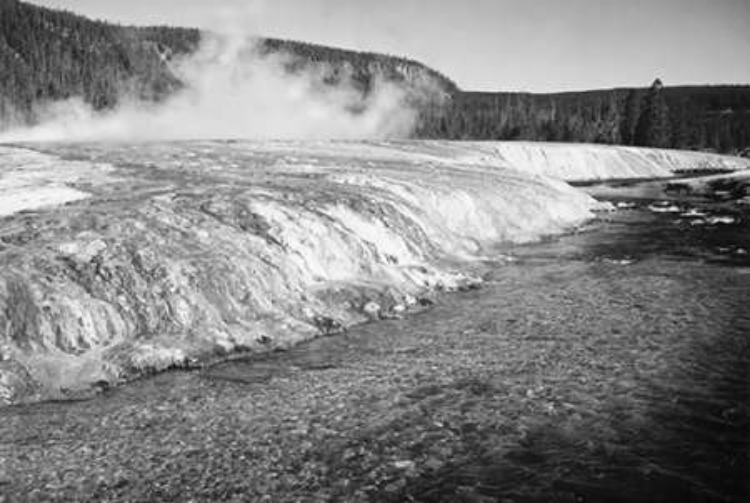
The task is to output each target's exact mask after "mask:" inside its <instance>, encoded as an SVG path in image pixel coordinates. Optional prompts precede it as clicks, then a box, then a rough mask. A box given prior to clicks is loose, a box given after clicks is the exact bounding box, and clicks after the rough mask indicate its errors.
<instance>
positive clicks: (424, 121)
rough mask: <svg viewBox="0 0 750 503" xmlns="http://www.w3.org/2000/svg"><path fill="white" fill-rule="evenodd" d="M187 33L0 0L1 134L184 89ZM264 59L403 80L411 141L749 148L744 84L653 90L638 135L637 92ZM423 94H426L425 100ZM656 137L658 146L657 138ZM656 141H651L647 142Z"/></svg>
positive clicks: (333, 52) (367, 84) (318, 55)
mask: <svg viewBox="0 0 750 503" xmlns="http://www.w3.org/2000/svg"><path fill="white" fill-rule="evenodd" d="M200 38H201V32H200V31H198V30H196V29H191V28H174V27H130V26H120V25H115V24H110V23H106V22H102V21H92V20H90V19H87V18H85V17H82V16H79V15H76V14H73V13H70V12H65V11H58V10H52V9H47V8H43V7H39V6H35V5H31V4H28V3H24V2H20V1H18V0H0V68H1V69H2V71H0V130H2V129H4V128H7V127H8V126H11V125H14V124H28V123H34V122H35V121H38V120H39V116H38V109H39V108H40V105H43V104H45V103H49V102H52V101H56V100H61V99H67V98H71V97H80V98H82V99H83V100H84V101H85V102H87V103H89V104H90V105H92V106H93V107H94V108H95V109H107V108H111V107H114V106H116V105H117V103H118V102H119V100H120V99H121V97H122V96H123V95H128V96H135V97H138V98H139V99H142V100H147V101H159V100H162V99H164V97H166V96H168V95H170V94H171V93H173V92H174V91H175V90H177V89H179V88H180V86H181V82H180V81H179V79H178V78H177V77H176V76H175V75H174V74H173V73H172V71H171V70H170V65H169V64H168V62H169V61H170V60H171V59H172V58H174V57H175V56H178V55H183V54H188V53H190V52H191V51H193V50H195V48H197V47H198V44H199V42H200ZM261 48H262V50H264V51H267V52H286V53H289V54H291V55H292V56H293V57H294V61H293V62H292V63H291V64H290V68H289V70H290V71H294V70H295V68H299V67H302V66H304V65H306V64H309V63H326V64H329V65H330V66H331V67H332V68H333V69H334V70H339V69H342V68H344V67H346V69H347V72H348V73H347V74H348V75H350V76H351V78H352V80H353V82H354V84H355V85H356V87H357V88H358V89H359V90H360V91H361V92H363V93H367V92H368V91H369V90H370V88H371V86H372V83H373V81H374V78H375V76H376V75H378V76H382V77H385V78H386V79H387V80H390V81H393V82H396V83H398V84H400V85H402V86H403V87H404V88H405V89H406V90H407V91H408V94H409V96H410V97H411V105H412V106H414V107H415V108H417V109H418V111H419V120H418V125H417V128H416V130H415V131H414V135H415V136H416V137H419V138H447V139H475V140H514V139H518V140H543V141H572V142H589V143H607V144H626V145H641V146H660V147H673V148H683V149H699V150H712V151H719V152H730V153H742V152H743V151H745V150H746V149H747V148H748V147H750V86H747V85H740V86H682V87H664V88H663V89H660V95H659V97H658V100H659V102H660V103H662V105H663V107H662V108H659V110H657V111H660V112H661V113H662V120H661V122H660V126H659V127H660V128H661V129H662V131H661V132H660V134H659V135H657V136H653V135H651V136H650V137H649V135H646V134H641V135H640V137H638V135H636V134H635V131H636V129H637V127H638V123H639V122H647V121H645V120H642V119H643V118H644V117H646V116H645V115H644V113H643V111H644V110H643V108H644V107H645V105H646V101H647V98H648V96H649V90H648V89H646V88H644V89H612V90H593V91H585V92H565V93H553V94H531V93H503V92H498V93H486V92H482V93H480V92H467V91H463V90H461V89H459V87H458V86H457V85H456V84H455V82H453V81H452V80H451V79H450V78H448V77H446V76H445V75H443V74H441V73H440V72H437V71H435V70H433V69H431V68H429V67H427V66H425V65H423V64H422V63H419V62H417V61H414V60H411V59H407V58H402V57H396V56H389V55H383V54H377V53H371V52H358V51H350V50H345V49H337V48H331V47H326V46H322V45H316V44H310V43H306V42H297V41H288V40H278V39H264V40H263V41H261ZM425 89H428V90H429V92H428V93H425V91H424V90H425ZM657 137H658V138H659V139H658V141H657V140H654V139H653V138H657ZM655 142H656V143H655Z"/></svg>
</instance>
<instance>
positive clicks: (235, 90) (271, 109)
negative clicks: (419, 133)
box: [0, 29, 415, 141]
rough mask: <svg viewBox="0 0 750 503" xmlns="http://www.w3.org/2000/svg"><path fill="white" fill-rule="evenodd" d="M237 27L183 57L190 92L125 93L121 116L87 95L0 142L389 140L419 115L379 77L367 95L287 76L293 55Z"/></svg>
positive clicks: (180, 68) (319, 73) (178, 68)
mask: <svg viewBox="0 0 750 503" xmlns="http://www.w3.org/2000/svg"><path fill="white" fill-rule="evenodd" d="M255 40H256V39H251V38H250V37H248V36H247V34H243V33H241V32H239V31H238V30H236V29H234V30H224V31H223V32H222V33H209V34H206V35H204V36H203V40H202V42H201V46H200V48H199V49H198V50H197V51H196V52H195V53H194V54H192V55H190V56H188V57H185V58H183V59H181V60H179V61H176V62H175V63H174V66H173V71H174V72H175V74H176V75H177V76H178V77H179V78H180V80H181V81H182V82H183V83H184V84H185V86H184V88H183V89H181V90H180V91H178V92H177V93H176V94H174V95H172V96H171V97H169V98H167V99H166V100H165V101H164V102H162V103H160V104H153V103H148V104H147V103H144V102H139V101H137V100H134V99H128V98H127V97H125V98H124V99H123V100H122V103H121V104H120V105H119V106H118V107H117V108H116V109H114V110H108V111H94V110H93V109H92V108H91V107H90V106H88V105H87V104H85V103H84V102H83V101H82V100H81V99H71V100H66V101H63V102H57V103H55V104H53V105H52V106H50V107H48V108H47V110H45V113H44V118H43V120H42V121H41V123H40V124H39V125H36V126H33V127H29V128H23V129H16V130H11V131H8V132H6V133H4V134H1V135H0V141H78V140H169V139H195V138H259V139H267V138H278V139H329V138H351V139H364V138H387V137H401V136H406V135H408V134H409V132H410V131H411V129H412V127H413V125H414V119H415V113H414V111H413V110H412V109H411V108H410V107H409V106H407V105H406V100H405V98H406V91H405V90H404V89H403V88H401V87H399V86H398V85H396V84H394V83H392V82H387V81H385V80H384V79H383V78H380V77H378V76H377V75H376V76H375V80H374V86H373V88H372V89H371V92H369V93H368V94H367V95H366V96H365V95H363V94H362V93H361V92H360V91H358V90H357V89H356V88H355V86H353V85H352V82H351V79H348V78H346V76H344V78H343V79H341V78H340V79H339V83H338V84H335V85H330V84H323V81H324V80H325V79H326V77H327V76H329V75H330V72H332V71H333V69H331V68H329V67H327V66H326V65H307V66H305V68H303V69H302V70H300V71H295V72H290V71H288V68H287V64H288V63H289V61H290V60H289V58H291V56H289V55H284V54H264V53H263V52H262V51H259V50H258V47H257V41H255Z"/></svg>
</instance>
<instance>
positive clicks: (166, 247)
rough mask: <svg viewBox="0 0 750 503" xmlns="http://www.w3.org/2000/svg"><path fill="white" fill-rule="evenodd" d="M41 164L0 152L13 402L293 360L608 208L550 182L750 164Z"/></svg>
mask: <svg viewBox="0 0 750 503" xmlns="http://www.w3.org/2000/svg"><path fill="white" fill-rule="evenodd" d="M34 149H35V150H31V149H29V148H27V147H13V146H7V147H0V156H1V157H0V162H1V163H2V164H1V166H2V168H1V170H0V200H2V201H3V203H2V206H1V207H0V210H1V211H2V214H0V354H1V355H2V356H1V357H0V359H1V360H2V361H0V397H2V400H3V401H5V402H12V401H17V400H19V399H23V398H39V397H50V396H60V395H71V394H76V393H78V392H81V391H82V390H90V389H92V388H95V387H97V386H98V387H103V386H107V385H109V384H110V383H114V382H118V381H122V380H128V379H131V378H134V377H137V376H139V375H142V374H144V373H148V372H152V371H158V370H162V369H166V368H169V367H172V366H191V365H197V364H200V363H201V362H205V361H209V360H212V359H215V358H223V357H226V356H228V355H230V354H233V353H235V352H238V351H239V352H243V351H267V350H271V349H274V348H284V347H288V346H290V345H292V344H294V343H296V342H298V341H300V340H303V339H307V338H311V337H315V336H318V335H330V334H332V333H336V332H339V331H341V330H344V329H345V328H346V327H348V326H350V325H352V324H355V323H358V322H363V321H367V320H373V319H381V318H387V317H394V316H400V315H401V314H403V313H404V312H406V311H408V310H410V309H412V308H417V307H418V304H420V299H423V298H424V296H425V295H427V294H428V293H429V292H430V291H434V290H448V291H450V290H455V289H461V288H465V287H470V286H472V285H473V284H475V283H476V281H477V280H476V279H475V278H473V277H472V276H471V274H470V272H469V271H470V270H471V264H472V263H473V262H475V261H476V260H477V259H484V258H487V257H493V256H494V255H493V251H492V250H493V245H496V244H498V243H501V242H524V241H530V240H535V239H538V238H539V237H541V236H543V235H548V234H555V233H559V232H562V231H565V230H566V229H570V228H572V227H575V226H577V225H579V224H581V223H583V222H584V221H586V220H587V219H589V218H591V217H592V216H593V213H592V211H594V210H596V209H597V208H599V207H601V205H600V204H599V203H597V202H596V201H595V200H594V199H592V198H591V197H589V196H588V195H586V194H584V193H582V192H580V191H578V190H576V189H574V188H572V187H571V186H569V185H567V184H566V183H564V182H563V181H561V180H558V179H556V178H553V177H551V176H547V175H553V176H564V177H567V178H574V179H591V178H603V177H608V178H613V177H614V178H619V177H622V176H628V177H633V176H642V177H653V176H661V175H664V174H669V173H670V172H671V171H673V170H677V169H680V170H690V169H697V168H700V167H707V166H708V165H710V166H713V167H716V166H717V165H719V166H720V167H723V168H738V169H739V168H740V167H742V165H743V164H744V165H745V166H746V165H747V162H746V161H743V160H734V159H729V158H720V157H712V156H699V155H694V154H680V153H664V152H657V151H639V150H634V149H617V148H609V149H608V148H605V147H587V146H557V145H555V146H551V145H535V144H499V143H484V144H477V143H474V144H472V143H450V142H397V143H386V142H380V143H372V142H317V143H312V142H307V143H299V142H263V143H260V142H176V143H151V144H91V145H85V144H76V145H53V144H47V145H37V146H34ZM523 159H530V161H528V162H526V163H524V162H521V161H520V160H523ZM571 163H573V164H571ZM623 166H626V167H627V168H628V169H629V170H628V171H626V172H624V171H623V169H624V168H623ZM9 196H11V197H9ZM63 203H64V204H63Z"/></svg>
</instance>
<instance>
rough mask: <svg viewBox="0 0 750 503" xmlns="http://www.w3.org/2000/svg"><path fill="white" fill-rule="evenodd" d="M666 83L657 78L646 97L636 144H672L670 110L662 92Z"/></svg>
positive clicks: (637, 129)
mask: <svg viewBox="0 0 750 503" xmlns="http://www.w3.org/2000/svg"><path fill="white" fill-rule="evenodd" d="M663 88H664V85H663V84H662V82H661V80H659V79H656V80H655V81H654V83H653V84H652V85H651V87H650V88H649V90H648V93H647V94H646V98H645V99H644V103H643V109H642V111H641V116H640V118H639V120H638V126H637V127H636V130H635V144H636V145H639V146H642V147H660V148H666V147H669V146H670V136H671V134H670V123H669V110H668V108H667V103H666V101H665V99H664V95H663V94H662V89H663Z"/></svg>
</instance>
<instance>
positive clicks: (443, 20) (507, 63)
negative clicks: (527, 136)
mask: <svg viewBox="0 0 750 503" xmlns="http://www.w3.org/2000/svg"><path fill="white" fill-rule="evenodd" d="M32 3H36V4H41V5H46V6H51V7H58V8H64V9H67V10H71V11H74V12H76V13H80V14H84V15H87V16H89V17H94V18H97V19H105V20H109V21H115V22H119V23H123V24H139V25H140V24H170V25H180V26H196V27H204V28H213V29H216V28H217V27H220V26H221V25H222V24H226V23H227V21H228V20H229V21H231V22H233V23H234V24H235V25H236V24H237V23H238V20H242V23H241V24H242V25H243V29H245V28H246V29H247V30H248V31H251V32H253V34H257V35H265V36H275V37H281V38H290V39H295V40H303V41H308V42H315V43H321V44H326V45H333V46H337V47H344V48H350V49H357V50H368V51H376V52H385V53H389V54H395V55H399V56H405V57H409V58H413V59H416V60H419V61H421V62H423V63H425V64H427V65H429V66H431V67H433V68H435V69H437V70H439V71H440V72H442V73H444V74H446V75H448V76H449V77H451V78H452V79H453V80H455V81H456V82H457V83H458V84H459V86H460V87H461V88H463V89H466V90H482V91H500V90H502V91H530V92H552V91H570V90H584V89H599V88H611V87H621V86H623V87H625V86H647V85H649V84H650V83H651V82H652V81H653V80H654V79H655V78H656V77H659V78H661V79H662V81H664V83H665V84H666V85H686V84H750V0H366V1H364V0H275V1H274V0H211V1H206V0H33V1H32ZM235 28H236V26H235Z"/></svg>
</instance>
